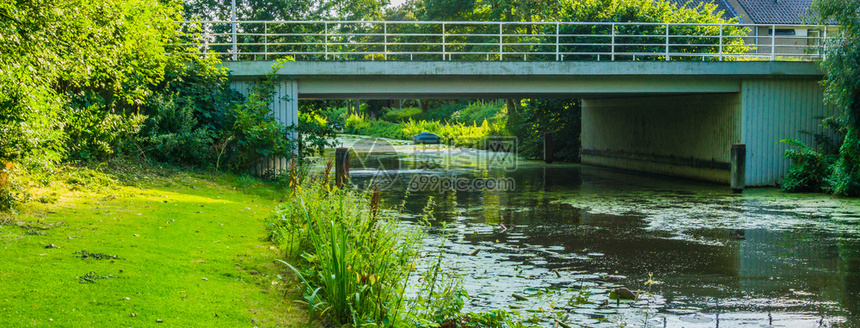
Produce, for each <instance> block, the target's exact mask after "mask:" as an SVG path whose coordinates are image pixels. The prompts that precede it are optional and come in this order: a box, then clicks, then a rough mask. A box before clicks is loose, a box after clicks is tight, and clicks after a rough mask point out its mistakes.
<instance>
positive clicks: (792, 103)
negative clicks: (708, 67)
mask: <svg viewBox="0 0 860 328" xmlns="http://www.w3.org/2000/svg"><path fill="white" fill-rule="evenodd" d="M823 99H824V93H823V88H822V87H821V86H820V85H819V84H818V79H812V78H806V79H803V78H793V79H792V78H770V79H748V80H744V81H743V82H742V83H741V108H742V109H743V110H742V116H741V142H742V143H744V144H746V145H747V158H746V176H745V182H746V185H748V186H773V185H777V184H779V183H780V182H781V181H782V178H783V177H784V176H785V174H786V173H787V172H788V168H789V166H790V164H791V161H789V160H788V159H786V158H785V156H784V155H785V151H786V150H787V149H791V148H792V147H793V146H791V145H789V144H786V143H781V142H779V141H780V140H783V139H786V138H791V139H795V140H799V141H801V142H803V143H804V144H806V145H808V146H810V147H812V146H814V145H815V137H814V136H813V135H812V134H824V135H829V136H834V135H833V134H832V133H830V132H828V131H826V130H825V129H824V128H823V127H821V120H820V119H821V118H823V117H827V116H830V115H833V114H835V112H833V111H831V110H830V109H829V108H828V107H827V106H825V105H824V103H823ZM836 141H840V142H841V140H836Z"/></svg>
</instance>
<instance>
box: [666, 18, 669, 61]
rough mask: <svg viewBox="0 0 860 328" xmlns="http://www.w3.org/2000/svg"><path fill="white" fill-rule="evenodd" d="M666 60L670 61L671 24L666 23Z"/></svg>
mask: <svg viewBox="0 0 860 328" xmlns="http://www.w3.org/2000/svg"><path fill="white" fill-rule="evenodd" d="M666 61H669V24H666Z"/></svg>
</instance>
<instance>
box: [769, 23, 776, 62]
mask: <svg viewBox="0 0 860 328" xmlns="http://www.w3.org/2000/svg"><path fill="white" fill-rule="evenodd" d="M774 60H776V24H774V25H771V27H770V61H774Z"/></svg>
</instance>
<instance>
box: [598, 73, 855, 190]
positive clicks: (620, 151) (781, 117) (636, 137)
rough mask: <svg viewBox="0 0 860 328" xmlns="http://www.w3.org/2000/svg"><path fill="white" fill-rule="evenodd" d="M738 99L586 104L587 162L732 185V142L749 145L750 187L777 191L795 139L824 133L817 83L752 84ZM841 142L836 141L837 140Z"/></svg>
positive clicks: (810, 140) (632, 99)
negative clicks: (790, 141) (770, 188)
mask: <svg viewBox="0 0 860 328" xmlns="http://www.w3.org/2000/svg"><path fill="white" fill-rule="evenodd" d="M739 83H740V84H741V86H740V90H741V91H740V92H738V93H727V94H708V95H665V96H648V97H628V98H612V99H609V98H605V99H586V100H583V103H582V104H583V105H582V135H581V138H582V163H583V164H589V165H596V166H605V167H613V168H620V169H626V170H632V171H640V172H647V173H654V174H662V175H669V176H677V177H684V178H692V179H697V180H706V181H713V182H718V183H726V184H728V183H729V180H730V176H729V174H730V173H731V166H730V155H731V145H732V144H733V143H743V144H746V149H747V154H746V165H745V172H746V174H745V184H746V185H747V186H774V185H778V184H779V183H780V182H781V181H782V178H783V177H784V176H785V174H786V173H787V172H788V168H789V166H790V161H789V160H787V159H785V157H784V154H785V150H786V149H789V148H790V147H792V146H791V145H788V144H785V143H780V142H779V141H780V140H783V139H786V138H792V139H796V140H799V141H801V142H803V143H805V144H807V145H810V146H812V145H814V143H815V140H814V136H813V135H812V134H825V135H827V134H828V132H827V131H825V130H824V129H823V128H822V127H821V126H820V120H819V119H820V118H822V117H826V116H828V115H832V112H830V111H828V109H827V107H826V106H824V104H823V102H822V99H823V94H822V88H821V87H820V86H819V85H818V80H817V79H811V78H810V79H788V78H786V79H779V78H769V79H748V80H742V81H739ZM837 141H838V140H837Z"/></svg>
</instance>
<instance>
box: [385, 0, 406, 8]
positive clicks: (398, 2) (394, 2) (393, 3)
mask: <svg viewBox="0 0 860 328" xmlns="http://www.w3.org/2000/svg"><path fill="white" fill-rule="evenodd" d="M390 1H391V4H389V5H388V6H389V7H392V8H393V7H397V6H399V5H401V4H403V3H404V2H406V0H390Z"/></svg>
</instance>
